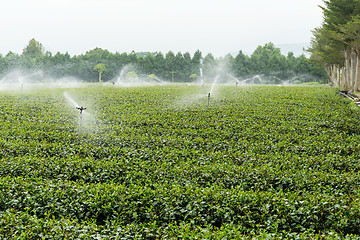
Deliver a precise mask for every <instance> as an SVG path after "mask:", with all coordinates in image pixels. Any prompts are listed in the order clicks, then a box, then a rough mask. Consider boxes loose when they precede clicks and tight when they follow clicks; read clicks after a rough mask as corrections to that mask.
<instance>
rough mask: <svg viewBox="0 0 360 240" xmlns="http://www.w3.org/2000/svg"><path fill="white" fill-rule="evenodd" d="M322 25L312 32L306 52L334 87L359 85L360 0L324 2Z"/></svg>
mask: <svg viewBox="0 0 360 240" xmlns="http://www.w3.org/2000/svg"><path fill="white" fill-rule="evenodd" d="M323 2H324V7H321V8H322V10H323V19H324V21H323V24H322V26H321V27H319V28H316V29H315V30H314V31H313V39H312V41H311V46H310V48H309V49H308V51H309V52H310V53H311V57H310V58H311V59H312V60H313V61H315V62H318V63H319V64H321V65H322V66H323V67H324V68H325V69H326V73H327V75H328V77H329V79H330V80H331V83H332V84H333V85H335V86H339V87H341V88H343V89H345V90H348V91H358V90H359V88H360V71H359V67H360V52H359V51H360V0H329V1H325V0H324V1H323Z"/></svg>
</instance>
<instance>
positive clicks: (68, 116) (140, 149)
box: [0, 85, 360, 239]
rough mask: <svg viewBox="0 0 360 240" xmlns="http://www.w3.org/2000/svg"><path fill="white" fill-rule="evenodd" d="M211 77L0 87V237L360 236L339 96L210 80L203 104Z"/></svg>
mask: <svg viewBox="0 0 360 240" xmlns="http://www.w3.org/2000/svg"><path fill="white" fill-rule="evenodd" d="M209 88H210V86H205V88H204V89H203V88H202V87H201V86H185V85H173V86H153V87H136V88H135V87H134V88H117V87H112V86H99V85H94V86H88V87H83V88H76V89H38V90H31V91H30V90H28V91H24V92H23V93H22V94H20V91H13V92H0V124H1V125H0V238H1V239H144V238H147V239H158V238H161V239H242V238H243V239H250V238H258V239H263V238H268V239H277V238H278V239H280V238H283V239H284V238H293V239H304V238H311V239H320V238H323V239H337V238H339V239H340V238H347V239H352V238H354V239H355V238H356V237H359V236H360V173H359V170H360V162H359V160H360V158H359V157H360V112H359V111H358V110H357V109H355V108H353V107H352V106H351V105H350V104H349V101H350V100H348V99H345V98H342V97H340V96H339V94H338V90H337V89H334V88H330V87H325V86H323V87H321V86H320V87H319V86H317V87H304V86H302V87H300V86H297V87H296V86H291V87H282V86H245V87H240V86H239V87H235V86H217V87H216V89H215V90H216V91H214V92H212V93H211V97H210V101H209V106H207V104H208V97H207V92H208V91H209ZM64 92H66V94H65V95H64ZM66 96H69V97H68V98H67V97H66ZM69 98H71V99H72V100H73V103H72V102H71V101H69ZM74 101H75V102H77V103H78V104H79V105H81V106H83V107H86V110H84V114H83V119H82V132H81V134H80V135H79V133H78V130H79V129H78V128H79V111H78V110H77V109H76V108H75V106H74Z"/></svg>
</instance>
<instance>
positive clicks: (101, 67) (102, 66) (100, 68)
mask: <svg viewBox="0 0 360 240" xmlns="http://www.w3.org/2000/svg"><path fill="white" fill-rule="evenodd" d="M94 70H95V71H98V72H99V82H102V79H101V74H102V73H103V72H105V71H106V66H105V64H103V63H99V64H97V65H96V66H95V67H94Z"/></svg>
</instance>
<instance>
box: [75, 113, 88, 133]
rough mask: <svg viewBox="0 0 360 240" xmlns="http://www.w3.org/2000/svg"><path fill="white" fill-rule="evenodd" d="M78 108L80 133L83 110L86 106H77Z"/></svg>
mask: <svg viewBox="0 0 360 240" xmlns="http://www.w3.org/2000/svg"><path fill="white" fill-rule="evenodd" d="M76 109H79V111H80V120H79V135H80V133H81V122H82V112H83V111H84V110H85V109H86V108H84V107H76Z"/></svg>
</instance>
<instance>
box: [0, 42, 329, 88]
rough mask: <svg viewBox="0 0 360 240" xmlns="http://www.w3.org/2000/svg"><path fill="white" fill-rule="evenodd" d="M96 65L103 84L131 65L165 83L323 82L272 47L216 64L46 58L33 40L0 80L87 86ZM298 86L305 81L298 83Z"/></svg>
mask: <svg viewBox="0 0 360 240" xmlns="http://www.w3.org/2000/svg"><path fill="white" fill-rule="evenodd" d="M99 63H101V64H104V65H105V67H106V69H107V71H105V72H103V74H102V79H103V81H105V82H109V81H114V79H116V78H117V77H119V75H120V72H121V71H122V70H123V69H126V68H128V67H129V66H131V67H130V68H131V71H135V72H137V73H138V75H140V77H142V78H146V77H147V76H149V75H150V74H155V76H157V77H158V78H160V79H163V80H166V81H169V82H190V81H193V79H190V78H189V76H191V75H193V74H196V75H197V76H198V77H201V73H200V68H202V70H203V78H204V79H205V80H206V79H208V81H212V80H213V79H214V78H217V77H219V76H221V79H222V81H225V80H226V79H227V80H228V81H233V79H231V78H229V76H228V75H227V73H229V74H231V75H233V76H234V77H236V78H239V79H241V78H247V77H249V76H253V75H257V74H265V75H275V76H276V77H277V80H274V79H270V80H269V81H268V83H273V84H274V83H275V84H278V83H280V81H279V79H281V80H289V79H293V78H294V76H302V75H308V76H310V78H311V79H312V81H314V80H316V81H318V82H322V81H323V80H324V79H325V74H324V72H323V71H321V70H319V67H317V66H314V65H313V64H312V63H310V62H309V61H308V59H306V58H305V56H299V57H296V58H295V57H293V58H292V59H291V61H290V60H289V59H287V58H286V57H285V56H283V55H282V54H281V53H280V49H279V48H276V47H275V46H274V44H272V43H268V44H265V46H259V47H258V48H257V49H256V50H255V52H254V53H253V54H252V55H251V57H249V56H246V55H245V54H243V53H242V51H240V52H239V54H238V55H237V56H235V57H233V56H231V55H227V56H225V57H224V58H219V59H215V58H214V56H213V55H211V54H208V55H206V56H205V57H203V55H202V53H201V51H199V50H197V51H196V52H195V53H194V54H193V56H191V55H190V53H188V52H186V53H184V54H183V53H181V52H178V53H176V54H175V53H174V52H172V51H169V52H168V53H166V54H165V56H164V54H162V53H135V52H131V53H130V54H127V53H121V54H120V53H111V52H109V51H108V50H104V49H101V48H95V49H93V50H90V51H88V52H86V53H85V54H81V55H79V56H72V57H71V56H70V55H69V53H67V52H66V53H65V54H63V53H59V52H57V53H56V54H54V55H53V54H52V53H50V52H46V53H44V49H43V47H42V45H41V44H40V43H39V42H37V41H36V40H35V39H32V40H31V41H30V42H29V45H28V46H27V47H26V48H25V49H24V52H23V54H22V55H20V56H19V55H17V54H14V53H11V52H9V53H8V54H7V55H6V56H5V57H0V76H1V77H3V76H6V74H8V73H9V72H11V71H13V70H15V69H18V70H28V71H42V72H43V78H44V79H37V80H42V81H46V79H47V78H55V79H59V78H64V77H76V78H79V79H81V80H83V81H86V82H97V81H98V72H97V71H95V70H94V67H95V66H96V65H98V64H99ZM125 74H126V73H125ZM204 79H203V80H204ZM60 81H61V80H60ZM302 81H308V80H307V79H304V78H302Z"/></svg>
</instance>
